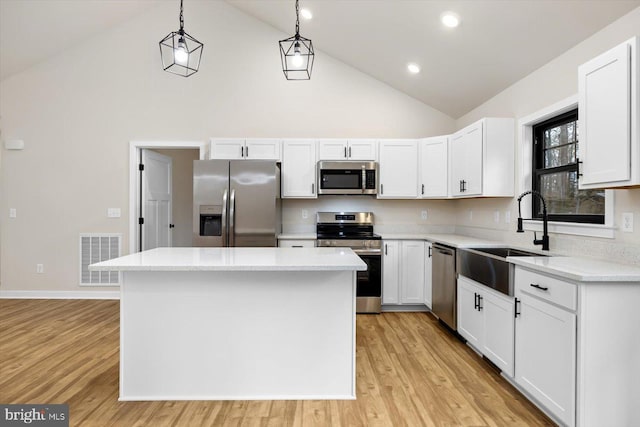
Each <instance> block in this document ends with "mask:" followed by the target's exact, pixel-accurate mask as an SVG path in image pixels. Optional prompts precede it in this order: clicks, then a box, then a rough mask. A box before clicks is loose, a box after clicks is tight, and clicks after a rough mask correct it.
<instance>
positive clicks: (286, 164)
mask: <svg viewBox="0 0 640 427" xmlns="http://www.w3.org/2000/svg"><path fill="white" fill-rule="evenodd" d="M281 177H282V184H281V185H282V197H291V198H307V199H315V198H316V197H318V192H317V188H316V142H315V141H314V140H305V139H298V140H294V139H291V140H285V141H284V142H283V144H282V169H281Z"/></svg>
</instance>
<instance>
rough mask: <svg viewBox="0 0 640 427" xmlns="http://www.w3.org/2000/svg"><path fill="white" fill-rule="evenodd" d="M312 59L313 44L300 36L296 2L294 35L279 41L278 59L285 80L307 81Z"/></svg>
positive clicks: (309, 75)
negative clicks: (280, 62)
mask: <svg viewBox="0 0 640 427" xmlns="http://www.w3.org/2000/svg"><path fill="white" fill-rule="evenodd" d="M313 58H314V53H313V43H311V40H309V39H306V38H304V37H302V36H301V35H300V8H299V6H298V0H296V34H295V35H294V36H292V37H289V38H288V39H284V40H280V59H281V60H282V71H283V72H284V76H285V77H286V78H287V80H309V79H310V78H311V70H312V69H313Z"/></svg>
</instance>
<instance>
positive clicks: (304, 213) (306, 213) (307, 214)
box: [302, 209, 309, 219]
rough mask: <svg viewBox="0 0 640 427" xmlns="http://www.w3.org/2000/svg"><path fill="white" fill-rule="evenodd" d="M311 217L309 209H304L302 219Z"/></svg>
mask: <svg viewBox="0 0 640 427" xmlns="http://www.w3.org/2000/svg"><path fill="white" fill-rule="evenodd" d="M307 218H309V211H308V210H306V209H302V219H307Z"/></svg>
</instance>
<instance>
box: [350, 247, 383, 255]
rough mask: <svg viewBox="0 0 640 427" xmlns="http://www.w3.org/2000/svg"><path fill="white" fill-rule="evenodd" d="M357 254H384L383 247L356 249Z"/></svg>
mask: <svg viewBox="0 0 640 427" xmlns="http://www.w3.org/2000/svg"><path fill="white" fill-rule="evenodd" d="M353 252H355V254H356V255H379V256H382V250H381V249H354V250H353Z"/></svg>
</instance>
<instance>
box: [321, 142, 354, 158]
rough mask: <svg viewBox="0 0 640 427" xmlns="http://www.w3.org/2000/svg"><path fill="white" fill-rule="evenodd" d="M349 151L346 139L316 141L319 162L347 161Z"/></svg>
mask: <svg viewBox="0 0 640 427" xmlns="http://www.w3.org/2000/svg"><path fill="white" fill-rule="evenodd" d="M348 156H349V151H348V149H347V140H346V139H322V140H320V141H318V159H319V160H347V159H348Z"/></svg>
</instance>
